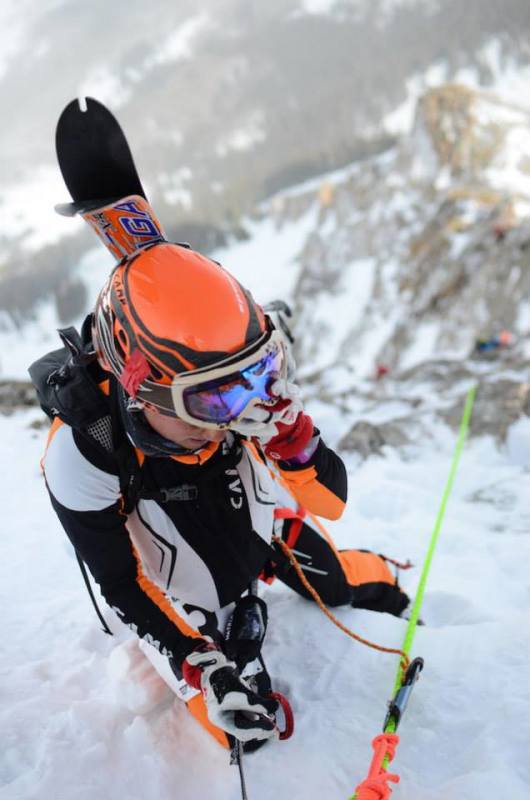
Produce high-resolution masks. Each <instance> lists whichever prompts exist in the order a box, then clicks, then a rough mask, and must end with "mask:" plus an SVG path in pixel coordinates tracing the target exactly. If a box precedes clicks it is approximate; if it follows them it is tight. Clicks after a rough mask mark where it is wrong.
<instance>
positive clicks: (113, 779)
mask: <svg viewBox="0 0 530 800" xmlns="http://www.w3.org/2000/svg"><path fill="white" fill-rule="evenodd" d="M36 416H37V413H36V412H35V411H29V412H26V413H20V414H17V415H15V416H12V417H9V418H4V417H0V437H1V440H2V442H3V448H2V456H1V459H2V461H1V467H2V475H3V479H2V488H1V501H2V509H3V516H2V519H3V525H2V530H3V536H2V544H1V558H0V593H1V595H2V597H1V602H2V608H3V625H4V627H3V637H2V645H1V648H2V662H1V663H2V676H1V680H0V693H1V702H0V730H1V734H2V742H3V747H2V750H1V752H0V797H1V798H2V800H4V798H5V800H37V799H38V800H43V799H44V798H46V800H47V799H48V798H52V797H53V798H56V800H94V798H96V797H98V798H101V800H114V798H116V796H123V797H127V798H128V800H174V798H176V797H177V798H179V800H194V799H195V798H197V797H205V798H206V797H207V798H209V800H236V798H238V797H239V796H240V794H239V784H238V776H237V771H236V769H235V768H234V767H230V766H229V765H228V757H227V754H226V752H224V751H223V750H222V749H221V748H219V746H218V745H217V744H216V743H214V742H212V741H210V740H209V737H208V736H206V735H205V734H204V733H203V731H202V729H200V728H199V727H198V725H197V724H196V723H195V721H194V720H193V719H192V718H191V717H190V716H189V715H188V714H187V713H186V711H185V708H184V707H183V705H182V704H181V703H180V701H176V700H175V701H173V700H172V699H171V697H169V696H168V695H167V693H164V692H163V691H162V690H161V687H160V686H159V685H158V683H157V679H156V677H154V676H153V675H152V674H151V673H150V670H149V668H148V666H147V664H146V665H145V666H144V668H143V670H142V669H141V668H138V667H137V669H140V672H143V684H142V686H143V687H144V689H142V687H141V686H140V687H138V686H137V687H136V692H137V695H139V696H137V697H136V704H137V707H139V706H140V705H141V702H142V696H143V692H144V690H145V691H146V692H147V693H151V694H152V695H153V696H155V697H156V698H157V699H158V701H159V705H155V706H154V707H151V708H150V710H147V709H144V712H143V713H141V714H135V713H133V712H131V711H130V710H128V709H127V708H125V707H124V705H123V700H124V697H125V695H126V694H127V692H128V694H129V696H130V694H131V687H130V686H129V687H128V688H127V685H126V680H125V678H123V679H122V681H121V682H120V681H119V680H118V675H119V673H120V671H121V668H120V663H121V662H123V659H124V657H125V654H126V653H127V648H130V647H131V645H132V642H130V643H129V645H124V644H123V642H124V640H125V639H127V637H128V635H129V634H128V633H127V632H124V631H120V633H119V636H118V638H117V639H113V638H110V637H108V636H105V635H104V634H103V633H102V632H101V631H100V628H99V624H98V621H97V619H96V617H95V615H94V612H93V610H92V608H91V606H90V603H89V600H88V596H87V595H86V592H85V589H84V586H83V584H82V579H81V576H80V574H79V570H78V567H77V564H76V563H75V560H74V558H73V554H72V552H71V549H70V547H69V545H68V544H67V540H66V538H65V536H64V534H63V533H62V531H61V530H60V529H59V524H58V522H57V520H56V519H55V517H54V514H53V512H52V509H51V507H50V506H49V504H48V501H47V498H46V494H45V489H44V486H43V482H42V478H41V477H40V474H39V469H38V459H39V456H40V454H41V451H42V448H43V446H44V439H45V435H44V433H43V432H42V431H35V430H33V429H32V428H31V427H30V425H31V422H32V421H33V420H34V419H35V418H36ZM433 426H434V427H433V435H434V446H433V444H432V443H428V444H427V445H422V443H418V445H417V449H416V454H415V458H414V460H409V461H403V460H401V459H400V458H399V457H398V456H397V455H395V454H391V453H390V454H388V457H387V458H386V460H384V461H383V460H379V459H377V460H373V459H372V460H371V461H368V462H366V463H365V465H364V466H363V467H361V468H357V467H356V466H355V465H354V464H353V462H352V464H351V465H350V502H349V505H348V508H347V511H346V515H345V517H344V519H343V520H341V521H340V522H339V523H335V524H334V525H333V526H332V533H333V535H334V537H335V538H336V541H337V543H338V545H339V546H342V547H346V546H351V545H354V546H358V547H368V548H373V549H375V550H376V551H379V552H383V553H386V554H388V555H391V556H395V557H397V558H401V559H405V558H406V557H410V558H411V559H412V560H413V562H415V563H416V564H419V563H420V562H421V559H422V557H423V555H424V553H425V549H426V546H427V542H428V537H429V534H430V531H431V529H432V526H433V522H434V517H435V512H436V509H437V506H438V503H439V499H440V495H441V492H442V489H443V485H444V482H445V479H446V475H447V471H448V466H449V461H450V456H451V450H452V447H453V444H454V438H453V436H452V435H451V434H450V432H449V431H448V430H447V429H446V428H445V427H444V426H442V425H440V424H435V423H434V422H433ZM325 433H326V435H328V434H329V436H330V437H332V438H333V435H334V431H333V430H332V427H331V425H326V428H325ZM512 439H513V441H512ZM529 452H530V421H529V420H526V422H524V423H520V424H519V426H518V428H517V430H514V431H513V435H512V437H511V438H510V439H509V442H508V446H507V447H506V449H504V450H503V451H502V452H499V451H498V450H497V449H496V448H495V447H494V445H493V443H492V441H491V440H490V439H486V438H485V439H480V440H475V441H474V443H473V444H472V445H471V446H470V447H468V448H467V449H466V451H465V453H464V457H463V460H462V464H461V469H460V473H459V475H458V479H457V483H456V487H455V492H454V496H453V498H452V500H451V503H450V505H449V510H448V514H447V519H446V522H445V525H444V529H443V533H442V536H441V540H440V545H439V551H438V554H437V556H436V559H435V563H434V566H433V571H432V575H431V578H430V581H429V586H428V590H427V595H426V599H425V607H424V611H423V612H422V615H423V616H424V618H425V620H426V622H427V624H426V626H424V627H423V628H420V629H419V630H418V633H417V637H416V642H415V645H414V648H413V652H414V655H422V656H423V657H424V658H425V662H426V666H425V670H424V673H423V675H422V677H421V679H420V681H419V683H418V684H417V687H416V689H415V692H414V695H413V698H412V700H411V703H410V706H409V709H408V711H407V714H406V716H405V717H404V721H403V723H402V726H401V730H400V733H401V739H402V741H401V745H400V747H399V749H398V755H397V758H396V761H395V768H396V770H397V771H398V772H399V773H400V774H401V776H402V783H401V784H400V786H399V787H397V788H396V789H395V793H394V795H393V796H395V798H396V800H399V798H405V797H407V798H418V799H419V798H421V800H446V798H448V797H458V798H466V800H483V798H484V797H492V796H498V797H506V798H510V800H526V798H527V797H528V794H529V790H530V773H529V769H528V759H527V744H528V740H529V735H530V731H529V727H528V714H527V713H526V711H527V708H528V703H529V701H530V697H529V696H528V695H529V686H528V674H527V670H528V656H529V654H530V634H529V628H528V624H527V619H528V613H527V607H528V572H529V569H530V538H529V535H528V534H529V531H530V516H529V509H528V492H529V489H530V476H529V472H528V470H529V468H530V460H529V456H528V453H529ZM29 498H30V502H28V499H29ZM418 573H419V569H415V570H412V571H410V572H408V573H404V576H405V577H404V579H403V583H404V585H405V587H406V588H407V589H408V590H409V591H414V588H415V585H416V582H417V579H418ZM264 596H265V597H266V599H267V602H268V604H269V609H270V626H269V632H268V636H267V640H266V647H265V656H266V659H267V662H268V664H269V667H270V669H271V672H272V674H273V676H274V677H275V679H276V685H277V687H278V688H280V689H281V690H283V691H284V692H286V693H287V694H288V695H289V697H290V699H291V701H292V703H293V706H294V710H295V715H296V732H295V735H294V736H293V738H292V739H291V740H289V741H288V742H282V743H275V744H272V745H268V746H267V747H266V748H265V749H263V750H262V751H260V752H258V753H256V754H255V755H253V756H248V757H247V758H246V772H247V785H248V794H249V798H251V800H270V798H271V797H277V798H288V797H290V798H301V797H304V798H308V799H309V798H310V799H311V800H312V799H313V798H315V800H316V798H320V797H326V798H330V800H331V799H333V800H334V799H335V798H336V800H346V798H348V797H349V796H350V795H351V793H352V791H353V789H354V787H355V785H356V784H357V783H358V781H360V780H361V779H362V778H363V777H364V775H365V773H366V770H367V767H368V764H369V761H370V757H371V748H370V742H371V739H372V737H373V736H374V735H376V734H377V733H378V732H379V731H380V728H381V725H382V721H383V718H384V715H385V710H386V707H385V704H386V701H387V699H388V698H389V696H390V693H391V689H392V685H393V679H394V673H395V669H396V658H395V657H394V656H389V655H385V654H381V653H378V652H375V651H372V650H369V649H367V648H365V647H362V646H360V645H357V644H356V643H354V642H352V641H351V640H350V639H348V638H347V637H346V636H344V634H342V633H341V632H340V631H338V630H337V629H336V628H334V627H333V626H332V625H331V624H330V623H329V622H328V620H327V619H326V618H325V617H324V616H323V614H322V613H321V612H320V611H319V610H318V609H317V608H316V607H314V606H313V605H312V604H310V603H307V602H305V601H304V600H302V599H301V598H298V597H296V596H295V595H293V594H291V593H290V592H289V590H287V589H286V588H285V587H281V586H273V587H272V588H270V589H266V590H265V592H264ZM107 616H108V618H109V622H110V624H111V626H112V627H113V628H114V629H115V630H118V623H117V621H116V620H115V619H114V618H113V619H110V617H111V616H112V615H111V614H110V613H108V614H107ZM338 616H339V618H340V619H341V620H342V622H344V623H345V624H347V625H349V626H351V627H352V628H353V629H354V630H355V631H357V632H358V633H360V634H361V635H363V636H366V637H368V638H370V639H372V640H374V641H376V642H379V643H381V644H384V645H388V646H393V647H396V646H399V645H400V643H401V641H402V637H403V635H404V630H405V622H404V621H401V620H398V619H395V618H390V617H388V616H382V615H378V614H376V613H373V612H369V611H354V610H351V609H350V610H348V609H340V610H338ZM120 642H121V644H120ZM124 647H125V648H126V650H125V651H124V650H123V648H124ZM115 648H118V649H117V650H115ZM113 651H114V656H113V657H112V658H111V656H112V653H113ZM129 655H130V650H129ZM142 658H143V657H142ZM138 660H139V659H138V658H136V659H134V657H132V661H133V662H135V661H136V662H137V661H138ZM109 672H110V674H109ZM148 705H149V704H147V706H148Z"/></svg>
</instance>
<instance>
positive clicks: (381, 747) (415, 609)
mask: <svg viewBox="0 0 530 800" xmlns="http://www.w3.org/2000/svg"><path fill="white" fill-rule="evenodd" d="M476 392H477V387H476V386H473V387H472V388H471V389H470V390H469V391H468V393H467V396H466V402H465V406H464V411H463V413H462V419H461V421H460V428H459V433H458V440H457V443H456V447H455V451H454V454H453V459H452V462H451V468H450V470H449V476H448V478H447V483H446V485H445V489H444V492H443V495H442V500H441V503H440V508H439V509H438V514H437V516H436V522H435V525H434V530H433V532H432V535H431V540H430V543H429V548H428V550H427V555H426V556H425V561H424V564H423V569H422V572H421V576H420V580H419V584H418V590H417V592H416V597H415V598H414V603H413V606H412V611H411V614H410V618H409V623H408V625H407V630H406V632H405V639H404V641H403V652H404V653H405V654H406V656H407V657H408V655H409V653H410V651H411V648H412V642H413V640H414V635H415V633H416V628H417V625H418V619H419V616H420V610H421V606H422V603H423V595H424V593H425V585H426V583H427V577H428V575H429V571H430V568H431V564H432V560H433V557H434V551H435V549H436V544H437V542H438V537H439V535H440V530H441V527H442V522H443V520H444V517H445V511H446V508H447V502H448V500H449V495H450V494H451V490H452V488H453V483H454V479H455V475H456V471H457V469H458V464H459V462H460V457H461V455H462V450H463V449H464V443H465V440H466V436H467V432H468V430H469V422H470V420H471V412H472V411H473V405H474V402H475V395H476ZM422 669H423V659H422V658H415V659H414V660H413V661H412V662H410V663H409V665H408V666H407V667H404V664H403V660H402V659H401V660H400V662H399V665H398V669H397V674H396V680H395V682H394V696H393V699H392V700H391V701H390V703H389V708H388V713H387V715H386V718H385V722H384V725H383V733H381V734H380V735H379V736H376V737H375V739H374V740H373V741H372V747H373V749H374V755H373V757H372V762H371V764H370V768H369V771H368V775H367V777H366V778H365V779H364V780H363V781H362V782H361V783H360V784H359V785H358V786H357V788H356V789H355V792H354V794H353V796H352V797H351V798H350V800H388V799H389V798H390V795H391V794H392V789H391V788H390V786H389V785H388V782H391V783H398V782H399V775H395V774H391V773H389V772H387V767H388V765H389V764H390V762H391V761H392V760H393V758H394V755H395V751H396V747H397V745H398V744H399V736H397V734H396V730H397V728H398V725H399V723H400V721H401V718H402V716H403V713H404V711H405V709H406V707H407V703H408V701H409V698H410V695H411V693H412V690H413V688H414V686H415V684H416V681H417V680H418V678H419V675H420V673H421V671H422Z"/></svg>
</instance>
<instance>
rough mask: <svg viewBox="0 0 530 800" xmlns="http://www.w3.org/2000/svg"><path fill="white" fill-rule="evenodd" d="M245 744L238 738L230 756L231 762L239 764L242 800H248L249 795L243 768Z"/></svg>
mask: <svg viewBox="0 0 530 800" xmlns="http://www.w3.org/2000/svg"><path fill="white" fill-rule="evenodd" d="M243 752H244V751H243V745H242V744H241V742H240V741H239V739H236V740H235V742H234V746H233V747H232V753H231V758H230V763H231V764H237V768H238V770H239V781H240V784H241V800H248V795H247V786H246V783H245V772H244V770H243Z"/></svg>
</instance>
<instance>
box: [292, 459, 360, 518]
mask: <svg viewBox="0 0 530 800" xmlns="http://www.w3.org/2000/svg"><path fill="white" fill-rule="evenodd" d="M280 474H281V476H282V478H283V480H284V481H285V483H286V484H287V486H288V488H289V490H290V491H291V492H292V494H293V495H294V496H295V497H296V499H297V500H298V502H299V503H300V505H301V506H303V508H306V509H307V510H308V511H310V512H311V513H312V514H316V515H317V516H319V517H324V518H325V519H332V520H333V519H339V518H340V517H341V516H342V513H343V511H344V509H345V507H346V502H345V499H342V498H341V497H340V496H339V495H338V494H335V492H333V491H332V489H330V488H328V487H327V486H325V485H324V484H323V483H321V482H320V481H319V477H318V473H317V469H316V467H315V466H314V465H313V466H310V467H306V468H305V469H298V470H288V471H287V470H284V469H281V468H280Z"/></svg>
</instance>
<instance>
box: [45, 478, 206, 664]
mask: <svg viewBox="0 0 530 800" xmlns="http://www.w3.org/2000/svg"><path fill="white" fill-rule="evenodd" d="M49 494H50V498H51V502H52V505H53V508H54V509H55V512H56V514H57V516H58V517H59V521H60V522H61V525H62V526H63V528H64V530H65V531H66V534H67V535H68V538H69V539H70V541H71V543H72V545H73V546H74V548H75V550H76V551H77V553H78V554H79V555H80V556H81V558H82V559H83V561H84V562H85V563H86V565H87V566H88V568H89V570H90V572H91V573H92V576H93V577H94V580H95V581H96V582H97V583H98V584H99V587H100V589H101V593H102V595H103V597H104V598H105V600H106V602H107V603H108V604H109V606H110V607H111V608H113V609H114V611H115V612H116V613H117V614H118V615H119V617H120V619H121V620H122V621H123V622H124V623H125V624H126V625H128V626H129V627H131V628H132V629H133V630H134V631H135V632H136V633H137V634H138V635H139V636H140V637H142V638H145V639H146V640H148V641H149V643H150V644H153V645H154V646H155V647H158V649H159V650H160V652H161V653H163V654H164V655H172V656H173V657H174V658H175V660H176V661H177V663H179V664H180V663H181V662H182V660H183V659H184V658H185V657H186V656H187V655H188V653H190V652H191V651H192V649H193V647H194V646H195V644H196V642H197V640H196V639H195V638H193V637H191V636H186V635H185V634H184V633H182V632H181V631H180V630H179V629H178V627H177V624H176V623H175V621H173V620H172V619H171V618H170V617H169V616H168V615H167V614H166V613H165V612H164V610H163V607H161V606H160V605H158V604H157V602H155V601H154V600H153V599H151V597H149V596H148V594H146V592H145V591H144V590H143V589H142V587H141V585H140V583H139V582H138V574H139V566H138V562H137V560H136V558H135V554H134V550H133V546H132V543H131V540H130V538H129V534H128V531H127V529H126V527H125V524H124V517H123V515H122V514H121V513H120V511H119V507H118V504H115V505H114V506H110V507H109V508H106V509H103V510H102V511H72V510H70V509H68V508H65V507H64V506H63V505H61V504H60V503H59V502H58V501H57V500H56V498H55V497H54V496H53V494H52V493H51V492H49ZM160 597H161V598H162V597H163V595H162V593H160ZM164 601H165V603H167V606H168V607H169V601H167V598H164ZM163 605H164V603H162V606H163ZM175 613H176V612H175Z"/></svg>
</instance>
